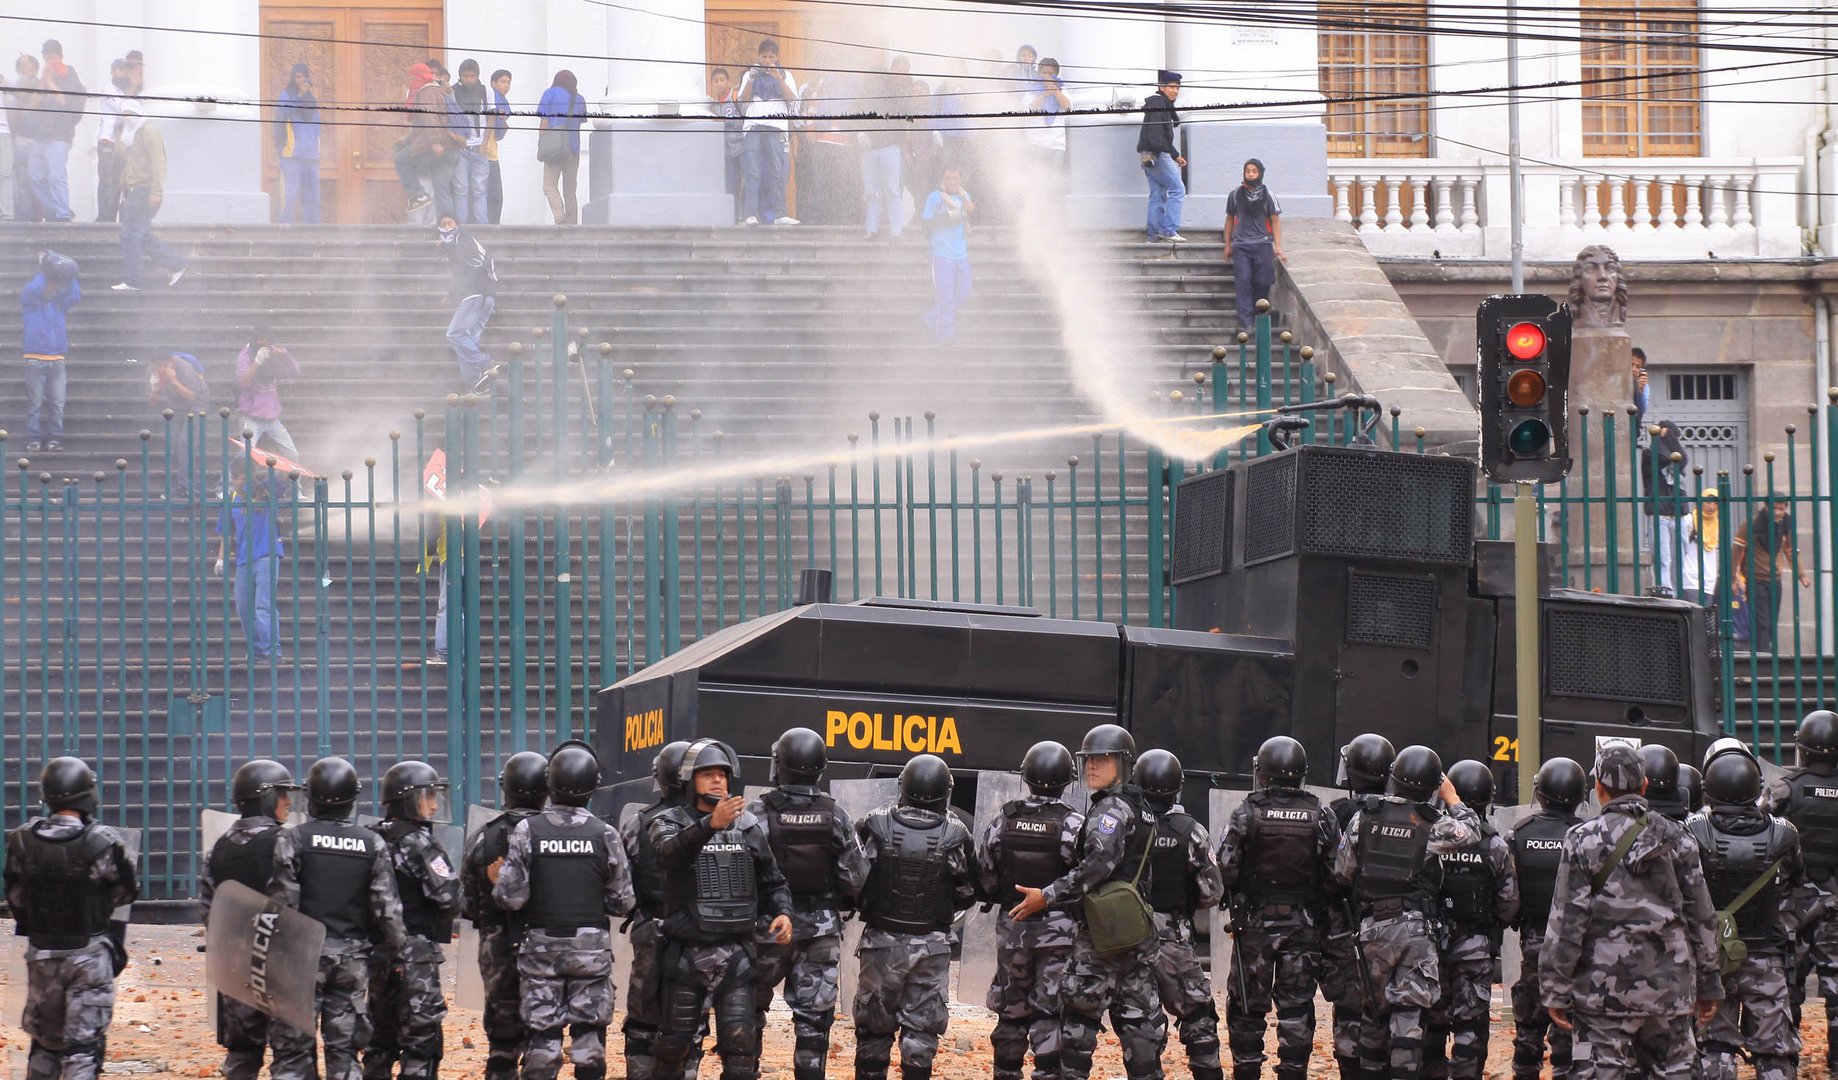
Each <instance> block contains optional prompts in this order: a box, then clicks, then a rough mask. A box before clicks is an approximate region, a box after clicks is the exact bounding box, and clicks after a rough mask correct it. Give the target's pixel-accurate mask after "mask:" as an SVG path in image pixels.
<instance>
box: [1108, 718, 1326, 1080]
mask: <svg viewBox="0 0 1838 1080" xmlns="http://www.w3.org/2000/svg"><path fill="white" fill-rule="evenodd" d="M1144 756H1145V758H1146V757H1147V755H1144ZM1251 773H1252V775H1253V777H1254V778H1255V781H1256V784H1257V789H1256V790H1255V791H1253V792H1251V794H1250V795H1248V796H1246V797H1245V801H1244V802H1242V803H1240V804H1238V806H1237V808H1235V809H1234V810H1233V811H1232V816H1231V817H1230V818H1229V819H1228V820H1227V822H1226V827H1225V837H1224V839H1223V840H1222V841H1221V843H1220V846H1219V868H1220V870H1221V872H1222V873H1223V875H1224V880H1225V890H1226V894H1227V898H1228V900H1229V904H1230V907H1231V911H1232V970H1231V972H1230V974H1229V983H1228V985H1227V986H1226V1003H1225V1017H1226V1026H1227V1028H1228V1030H1229V1031H1230V1033H1231V1042H1232V1075H1233V1076H1234V1077H1236V1078H1238V1080H1250V1078H1254V1077H1257V1076H1260V1075H1262V1073H1263V1063H1264V1026H1265V1020H1264V1017H1265V1016H1267V1015H1268V1014H1269V1012H1270V1007H1271V1004H1272V1002H1274V1003H1275V1006H1276V1025H1277V1052H1276V1053H1277V1066H1276V1075H1277V1076H1279V1077H1282V1078H1284V1080H1293V1078H1299V1077H1302V1076H1305V1075H1307V1072H1308V1055H1309V1052H1310V1051H1311V1050H1313V1049H1314V1043H1315V983H1316V981H1317V978H1318V976H1319V974H1320V967H1321V928H1322V925H1323V923H1324V921H1325V918H1326V911H1325V909H1324V906H1323V904H1322V900H1323V898H1324V895H1325V894H1324V891H1323V890H1324V887H1325V885H1326V883H1327V882H1328V881H1329V879H1330V876H1331V874H1332V869H1333V859H1334V851H1335V849H1336V848H1337V847H1338V846H1339V844H1340V825H1339V823H1338V822H1336V821H1335V820H1334V815H1333V813H1332V812H1331V811H1329V810H1328V809H1326V808H1324V807H1323V806H1322V805H1321V800H1319V799H1317V798H1316V797H1315V796H1314V795H1313V794H1312V793H1310V792H1307V791H1304V790H1303V789H1302V784H1303V783H1304V782H1305V781H1306V780H1307V778H1308V754H1307V752H1306V751H1304V750H1303V749H1302V744H1301V743H1299V742H1297V741H1295V740H1294V739H1292V738H1289V737H1288V736H1286V735H1278V736H1276V737H1274V738H1271V739H1266V740H1265V741H1264V744H1263V745H1262V746H1260V747H1258V750H1257V756H1256V757H1255V758H1253V759H1252V761H1251ZM1145 782H1146V781H1145ZM1347 962H1348V963H1351V962H1352V960H1351V959H1350V958H1349V960H1348V961H1347ZM1354 985H1355V986H1357V985H1358V983H1357V982H1355V984H1354Z"/></svg>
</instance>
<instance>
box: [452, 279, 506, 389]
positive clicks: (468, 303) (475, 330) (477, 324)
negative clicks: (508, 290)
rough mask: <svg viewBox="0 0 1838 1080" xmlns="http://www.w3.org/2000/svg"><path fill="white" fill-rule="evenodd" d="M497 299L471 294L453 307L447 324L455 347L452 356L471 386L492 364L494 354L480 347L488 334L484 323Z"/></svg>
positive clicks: (463, 377) (464, 379)
mask: <svg viewBox="0 0 1838 1080" xmlns="http://www.w3.org/2000/svg"><path fill="white" fill-rule="evenodd" d="M496 307H497V301H495V300H493V299H492V298H491V297H489V296H468V297H467V298H466V299H464V300H461V301H460V302H459V307H456V308H454V309H453V321H452V322H450V323H448V324H447V344H448V345H451V346H452V347H453V358H454V359H455V360H458V361H459V369H460V380H461V381H462V382H464V383H465V384H466V386H467V387H471V386H472V385H473V384H474V383H476V382H478V381H479V380H480V379H481V378H483V377H484V376H485V370H486V369H487V368H489V367H491V355H490V354H489V353H487V352H485V350H483V349H481V348H479V338H481V337H483V336H484V335H485V324H486V323H489V322H490V321H491V313H492V311H493V310H495V309H496Z"/></svg>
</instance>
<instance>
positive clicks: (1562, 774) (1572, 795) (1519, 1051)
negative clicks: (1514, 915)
mask: <svg viewBox="0 0 1838 1080" xmlns="http://www.w3.org/2000/svg"><path fill="white" fill-rule="evenodd" d="M1588 790H1589V778H1588V776H1586V775H1585V774H1584V773H1583V767H1582V766H1581V765H1579V764H1577V763H1576V762H1574V761H1572V760H1570V759H1569V758H1566V757H1558V758H1552V759H1550V760H1549V761H1546V762H1545V763H1544V764H1543V765H1540V766H1539V767H1538V775H1536V776H1535V777H1533V778H1532V796H1533V798H1534V799H1536V800H1537V804H1538V809H1537V810H1536V811H1535V812H1533V813H1532V814H1530V815H1529V816H1527V817H1523V818H1520V819H1519V821H1518V822H1517V823H1516V824H1514V825H1513V827H1512V831H1511V832H1510V833H1508V834H1507V836H1506V845H1507V847H1509V848H1511V849H1512V854H1513V872H1514V874H1515V875H1516V876H1517V878H1518V880H1519V920H1518V929H1519V958H1520V959H1519V978H1518V981H1516V982H1514V983H1513V987H1512V1006H1513V1028H1514V1031H1513V1080H1538V1074H1539V1070H1540V1068H1541V1067H1542V1065H1543V1063H1544V1048H1545V1043H1546V1041H1549V1042H1550V1044H1551V1078H1552V1080H1566V1078H1567V1077H1568V1076H1569V1075H1570V1032H1569V1031H1568V1030H1566V1029H1564V1028H1560V1027H1558V1026H1556V1025H1555V1024H1552V1023H1551V1014H1550V1013H1548V1012H1546V1011H1545V1010H1544V1006H1543V1005H1541V1004H1540V1002H1539V992H1538V957H1539V954H1540V953H1541V952H1542V951H1543V949H1544V935H1545V924H1546V922H1547V921H1548V920H1549V919H1550V916H1551V893H1552V891H1553V890H1554V889H1555V888H1556V887H1557V867H1558V864H1559V863H1560V862H1561V861H1562V859H1563V849H1564V834H1565V833H1568V832H1569V831H1570V830H1571V829H1573V828H1575V827H1576V826H1577V825H1579V824H1581V823H1582V820H1583V819H1582V818H1580V817H1577V816H1576V807H1577V804H1579V803H1581V802H1582V801H1583V795H1584V794H1585V793H1587V791H1588Z"/></svg>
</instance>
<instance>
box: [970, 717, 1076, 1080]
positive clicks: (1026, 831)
mask: <svg viewBox="0 0 1838 1080" xmlns="http://www.w3.org/2000/svg"><path fill="white" fill-rule="evenodd" d="M1021 782H1022V783H1023V784H1025V785H1027V789H1028V793H1027V794H1026V795H1024V796H1022V797H1021V798H1019V799H1015V800H1014V801H1012V802H1008V803H1004V804H1003V806H1002V812H1001V813H1000V814H998V815H997V816H996V817H995V818H994V819H992V820H991V821H990V823H989V826H988V827H987V828H986V829H985V830H984V832H983V836H982V838H981V839H982V842H981V843H980V844H979V845H978V846H977V889H978V893H979V895H980V896H981V897H982V899H983V901H984V903H986V904H995V905H997V906H998V908H999V913H998V914H997V916H996V973H995V978H994V979H993V980H991V982H990V984H989V997H988V1001H987V1004H988V1006H989V1011H990V1012H993V1013H995V1014H996V1026H995V1028H994V1029H993V1030H992V1031H991V1032H990V1033H989V1043H990V1046H991V1047H992V1048H993V1050H994V1051H995V1070H994V1073H995V1080H1021V1074H1022V1069H1023V1067H1024V1065H1025V1063H1026V1059H1027V1054H1028V1050H1029V1049H1030V1048H1032V1049H1033V1051H1034V1075H1035V1076H1036V1077H1038V1078H1040V1080H1051V1078H1052V1077H1056V1076H1058V1075H1059V1060H1060V1059H1059V1013H1060V997H1061V992H1062V990H1063V989H1064V986H1065V981H1066V968H1067V966H1068V965H1069V964H1070V963H1071V962H1072V942H1073V939H1075V938H1076V937H1077V936H1078V922H1077V921H1076V920H1075V919H1074V918H1073V917H1072V913H1071V912H1070V911H1069V910H1067V909H1065V908H1050V909H1048V910H1046V911H1042V912H1040V913H1039V914H1037V915H1034V916H1033V917H1031V918H1027V919H1016V918H1012V917H1010V915H1009V913H1008V909H1009V908H1010V907H1012V906H1013V905H1014V904H1015V903H1017V902H1018V901H1019V900H1020V899H1021V894H1020V893H1019V892H1018V891H1017V887H1018V886H1026V887H1028V888H1032V889H1044V888H1046V887H1047V886H1048V885H1051V884H1052V883H1053V882H1055V881H1057V880H1059V879H1060V878H1061V877H1063V876H1064V875H1065V873H1066V872H1067V871H1068V870H1070V869H1071V868H1072V859H1073V852H1074V850H1075V849H1076V848H1077V846H1078V839H1079V829H1080V828H1081V827H1082V826H1083V825H1084V823H1085V815H1083V814H1081V813H1079V812H1078V811H1077V810H1074V809H1073V808H1072V807H1071V806H1069V805H1067V804H1066V803H1065V802H1064V801H1063V800H1062V798H1061V796H1062V795H1064V794H1065V791H1066V786H1067V785H1068V784H1070V783H1072V751H1070V750H1068V749H1066V748H1065V747H1064V746H1061V745H1060V744H1059V743H1056V742H1051V741H1047V742H1037V743H1035V744H1034V745H1033V746H1030V747H1028V751H1027V753H1026V754H1025V755H1023V756H1022V758H1021Z"/></svg>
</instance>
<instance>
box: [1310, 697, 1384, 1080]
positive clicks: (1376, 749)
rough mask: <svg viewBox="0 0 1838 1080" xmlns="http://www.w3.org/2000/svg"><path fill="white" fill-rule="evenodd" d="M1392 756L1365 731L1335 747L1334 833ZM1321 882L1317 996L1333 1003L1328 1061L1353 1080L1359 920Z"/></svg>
mask: <svg viewBox="0 0 1838 1080" xmlns="http://www.w3.org/2000/svg"><path fill="white" fill-rule="evenodd" d="M1397 756H1398V752H1397V751H1396V750H1394V749H1393V748H1392V746H1391V740H1389V739H1387V738H1385V737H1384V736H1383V735H1374V734H1372V733H1371V732H1367V733H1366V734H1364V735H1357V736H1355V737H1354V738H1353V739H1352V741H1350V742H1348V743H1347V744H1346V745H1345V746H1343V747H1341V748H1340V771H1339V772H1338V774H1337V775H1336V776H1335V777H1334V786H1335V787H1341V788H1345V789H1346V792H1347V793H1346V794H1345V795H1342V796H1341V797H1340V798H1338V799H1335V800H1334V801H1333V802H1331V803H1329V804H1328V812H1329V813H1330V814H1332V815H1333V816H1334V827H1335V829H1336V830H1338V833H1339V835H1342V836H1344V835H1346V831H1347V825H1349V824H1350V823H1351V822H1352V821H1353V814H1354V813H1355V812H1356V811H1357V810H1358V809H1359V806H1360V800H1361V799H1362V798H1364V797H1366V796H1369V795H1370V796H1377V795H1383V794H1385V782H1386V781H1387V780H1388V779H1390V777H1391V763H1392V761H1393V760H1394V759H1395V758H1396V757H1397ZM1328 857H1329V861H1330V862H1331V861H1332V858H1333V853H1332V852H1329V856H1328ZM1324 884H1325V886H1326V888H1327V891H1328V894H1329V895H1328V904H1327V920H1326V931H1327V932H1326V937H1325V938H1324V939H1323V940H1322V943H1321V980H1320V981H1321V996H1322V997H1324V998H1326V999H1327V1000H1328V1001H1330V1002H1332V1003H1333V1006H1334V1063H1335V1064H1336V1065H1338V1066H1339V1067H1340V1080H1359V1028H1360V1025H1361V1024H1362V1023H1363V1022H1364V1020H1365V1015H1366V1003H1365V995H1364V994H1363V992H1362V991H1361V989H1360V987H1361V985H1362V980H1361V979H1360V977H1359V957H1358V955H1357V952H1358V950H1357V949H1356V947H1355V946H1356V945H1357V943H1358V937H1359V919H1358V916H1357V915H1356V914H1355V913H1354V911H1353V907H1352V898H1351V897H1350V896H1347V895H1346V894H1345V893H1344V892H1343V891H1342V890H1341V889H1340V887H1339V886H1338V885H1337V884H1336V883H1335V882H1334V881H1333V880H1332V879H1331V875H1330V877H1329V879H1327V880H1326V881H1325V882H1324Z"/></svg>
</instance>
